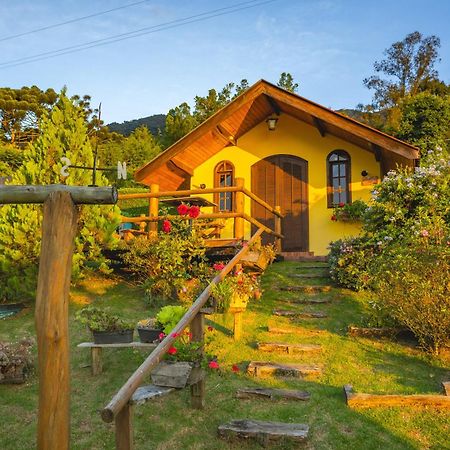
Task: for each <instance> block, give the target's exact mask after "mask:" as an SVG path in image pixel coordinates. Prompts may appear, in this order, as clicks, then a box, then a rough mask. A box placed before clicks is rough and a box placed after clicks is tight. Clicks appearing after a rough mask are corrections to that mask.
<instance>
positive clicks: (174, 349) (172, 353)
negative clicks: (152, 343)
mask: <svg viewBox="0 0 450 450" xmlns="http://www.w3.org/2000/svg"><path fill="white" fill-rule="evenodd" d="M176 352H177V349H176V348H175V347H170V348H169V350H167V353H168V354H169V355H175V353H176Z"/></svg>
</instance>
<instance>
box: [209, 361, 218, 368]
mask: <svg viewBox="0 0 450 450" xmlns="http://www.w3.org/2000/svg"><path fill="white" fill-rule="evenodd" d="M208 367H209V368H210V369H218V368H219V363H218V362H217V361H210V363H209V364H208Z"/></svg>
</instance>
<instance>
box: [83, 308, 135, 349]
mask: <svg viewBox="0 0 450 450" xmlns="http://www.w3.org/2000/svg"><path fill="white" fill-rule="evenodd" d="M76 319H77V320H78V321H79V322H80V323H82V324H83V325H86V326H87V327H88V328H89V330H90V331H92V335H93V337H94V343H95V344H119V343H120V344H128V343H130V342H133V332H134V322H131V321H127V320H124V319H121V318H120V317H118V316H115V315H113V314H110V313H109V312H108V311H106V310H103V309H100V308H96V307H95V306H88V307H86V308H83V309H81V310H80V311H78V312H77V313H76Z"/></svg>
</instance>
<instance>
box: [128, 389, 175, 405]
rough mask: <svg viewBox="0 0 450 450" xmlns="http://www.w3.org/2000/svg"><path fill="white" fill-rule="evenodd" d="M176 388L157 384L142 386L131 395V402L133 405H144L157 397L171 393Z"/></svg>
mask: <svg viewBox="0 0 450 450" xmlns="http://www.w3.org/2000/svg"><path fill="white" fill-rule="evenodd" d="M174 390H175V389H174V388H168V387H161V386H155V385H154V384H149V385H147V386H141V387H138V388H137V389H136V391H135V393H134V394H133V396H132V397H131V400H130V403H131V404H133V405H143V404H144V403H147V402H148V401H150V400H153V399H154V398H156V397H161V396H163V395H167V394H170V393H171V392H172V391H174Z"/></svg>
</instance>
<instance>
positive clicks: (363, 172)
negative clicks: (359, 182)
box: [361, 170, 369, 177]
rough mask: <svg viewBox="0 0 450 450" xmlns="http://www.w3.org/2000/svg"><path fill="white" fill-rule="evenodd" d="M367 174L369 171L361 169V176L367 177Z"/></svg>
mask: <svg viewBox="0 0 450 450" xmlns="http://www.w3.org/2000/svg"><path fill="white" fill-rule="evenodd" d="M367 175H369V172H367V170H363V171H362V172H361V176H362V177H367Z"/></svg>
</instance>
